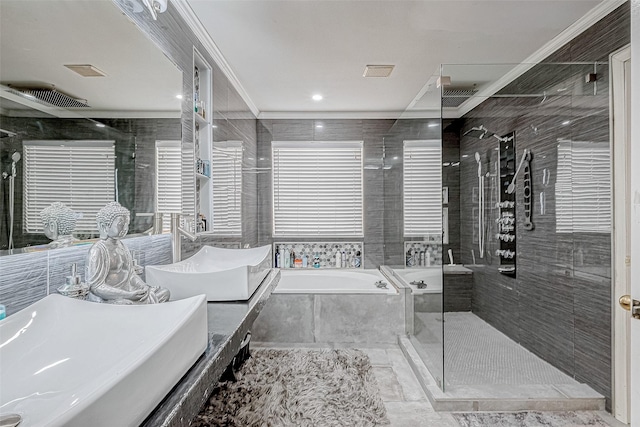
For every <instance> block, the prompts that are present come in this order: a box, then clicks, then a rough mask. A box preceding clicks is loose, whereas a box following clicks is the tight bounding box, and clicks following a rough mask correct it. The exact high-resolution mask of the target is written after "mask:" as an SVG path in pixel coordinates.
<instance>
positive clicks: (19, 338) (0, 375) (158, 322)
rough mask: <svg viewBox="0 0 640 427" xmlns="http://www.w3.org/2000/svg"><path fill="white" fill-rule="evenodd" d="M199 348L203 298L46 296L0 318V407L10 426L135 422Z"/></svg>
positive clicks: (201, 349)
mask: <svg viewBox="0 0 640 427" xmlns="http://www.w3.org/2000/svg"><path fill="white" fill-rule="evenodd" d="M206 346H207V308H206V301H205V298H204V296H203V295H200V296H197V297H194V298H190V299H186V300H183V301H176V302H168V303H164V304H152V305H134V306H121V305H110V304H98V303H92V302H87V301H79V300H75V299H72V298H68V297H64V296H62V295H57V294H54V295H49V296H47V297H45V298H43V299H42V300H40V301H38V302H37V303H35V304H33V305H31V306H29V307H27V308H25V309H23V310H21V311H20V312H18V313H16V314H14V315H12V316H10V317H8V318H6V319H4V320H2V321H0V384H1V386H0V387H1V389H2V392H1V393H0V414H3V415H4V414H8V413H15V414H18V415H20V416H21V417H22V422H21V424H20V427H35V426H53V427H55V426H67V427H76V426H77V427H87V426H91V427H100V426H104V427H107V426H109V427H113V426H137V425H140V423H142V422H143V421H144V419H145V418H146V417H147V416H148V415H149V414H150V413H151V412H152V411H153V409H154V408H155V407H156V406H157V405H158V403H160V402H161V401H162V399H163V398H164V396H165V395H166V394H167V393H168V392H169V391H170V390H171V388H172V387H173V386H174V385H175V384H176V383H177V382H178V381H179V380H180V378H181V377H182V376H183V375H184V374H185V373H186V372H187V371H188V370H189V368H190V367H191V366H192V365H193V364H194V363H195V362H196V360H197V359H198V358H199V357H200V355H201V354H202V353H203V352H204V350H205V349H206Z"/></svg>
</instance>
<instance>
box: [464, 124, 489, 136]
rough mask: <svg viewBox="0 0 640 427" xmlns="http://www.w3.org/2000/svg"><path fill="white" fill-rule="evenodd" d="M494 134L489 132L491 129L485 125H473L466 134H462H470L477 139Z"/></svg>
mask: <svg viewBox="0 0 640 427" xmlns="http://www.w3.org/2000/svg"><path fill="white" fill-rule="evenodd" d="M492 135H494V133H493V132H489V129H487V128H486V127H484V125H480V126H476V127H472V128H471V129H469V130H468V131H466V132H465V133H464V134H462V136H470V137H472V138H477V139H484V138H486V137H487V136H489V137H490V136H492Z"/></svg>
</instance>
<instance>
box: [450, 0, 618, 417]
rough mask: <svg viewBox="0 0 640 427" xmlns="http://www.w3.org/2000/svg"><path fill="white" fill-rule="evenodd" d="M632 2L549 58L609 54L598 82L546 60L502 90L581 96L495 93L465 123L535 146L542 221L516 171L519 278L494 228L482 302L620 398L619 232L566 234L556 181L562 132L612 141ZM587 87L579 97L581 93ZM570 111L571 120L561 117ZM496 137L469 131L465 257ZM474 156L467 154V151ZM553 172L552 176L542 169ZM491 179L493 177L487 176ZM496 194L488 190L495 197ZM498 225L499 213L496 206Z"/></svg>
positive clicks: (480, 283) (536, 345) (508, 326)
mask: <svg viewBox="0 0 640 427" xmlns="http://www.w3.org/2000/svg"><path fill="white" fill-rule="evenodd" d="M629 37H630V26H629V4H628V2H627V4H625V5H623V6H621V7H620V8H619V9H618V10H616V11H614V12H613V13H611V14H610V15H609V16H608V17H606V18H604V19H603V20H601V21H600V22H598V23H597V24H595V25H594V26H593V27H591V28H590V29H588V30H587V31H585V32H584V33H583V34H581V35H580V36H578V37H577V38H576V39H574V40H573V41H572V42H570V43H568V44H567V45H566V46H564V47H562V48H561V49H560V50H559V51H557V52H556V53H554V54H553V55H552V56H551V57H549V58H548V59H547V60H546V61H545V62H556V63H557V62H565V63H567V62H578V61H600V62H604V64H602V65H599V66H598V67H597V74H598V80H597V88H596V91H597V93H596V95H593V91H594V84H593V83H585V80H584V76H585V74H586V73H587V72H592V70H593V65H590V66H588V67H586V68H585V66H570V65H538V66H536V67H534V68H533V69H531V70H530V71H529V72H527V73H526V74H524V75H523V76H521V77H520V78H519V79H517V80H516V81H515V82H513V83H512V84H510V85H509V86H508V87H507V88H505V89H504V90H503V93H519V94H534V93H542V91H541V89H542V88H548V87H552V86H553V84H554V83H555V84H559V83H561V82H565V83H568V82H578V83H577V84H576V85H575V86H574V92H573V95H574V96H556V97H554V96H550V97H548V98H547V99H545V100H544V101H543V97H542V96H541V97H535V96H534V97H519V98H492V99H489V100H487V101H486V102H484V103H483V104H481V105H480V106H479V107H477V108H475V109H474V110H472V111H471V112H470V113H468V114H467V115H466V116H465V117H464V119H465V120H464V127H463V129H462V131H463V132H464V131H465V130H467V129H470V128H471V127H473V126H478V125H480V124H483V125H484V126H485V127H487V128H488V129H489V130H491V131H493V132H495V133H497V134H498V135H503V134H507V133H509V132H512V131H515V133H516V161H517V162H519V161H520V158H521V156H522V155H523V151H524V149H529V150H531V152H532V154H533V160H532V162H531V171H532V180H533V195H534V197H533V202H534V205H533V223H534V224H535V229H534V230H533V231H526V230H525V229H524V228H523V218H524V207H523V203H522V201H523V196H522V194H523V180H522V175H520V177H519V178H518V179H517V181H516V182H517V187H516V203H517V206H516V218H517V221H516V224H517V225H516V234H517V236H518V238H517V277H516V278H511V277H508V276H504V275H501V274H499V273H498V271H497V267H498V259H497V257H496V256H495V250H496V249H497V248H498V246H497V241H496V239H495V238H493V237H492V236H493V235H494V234H495V230H494V229H492V228H490V229H489V232H488V237H487V250H486V252H487V254H486V257H485V259H484V260H482V263H485V264H487V265H486V266H485V267H483V268H477V269H474V278H475V281H474V288H473V311H474V313H476V314H477V315H479V316H480V317H482V318H483V319H484V320H486V321H487V322H489V323H490V324H492V325H493V326H495V327H496V328H498V329H499V330H501V331H502V332H504V333H505V334H507V335H508V336H509V337H511V338H512V339H514V340H515V341H517V342H519V343H520V344H521V345H523V346H524V347H526V348H527V349H529V350H530V351H532V352H533V353H535V354H537V355H539V356H540V357H542V358H543V359H545V360H547V361H549V362H550V363H552V364H553V365H555V366H557V367H558V368H560V369H562V370H563V371H564V372H566V373H568V374H569V375H572V376H574V377H575V378H576V379H577V380H579V381H581V382H585V383H586V384H588V385H590V386H591V387H593V388H594V389H595V390H596V391H598V392H600V393H602V394H604V395H605V396H606V397H607V403H608V405H610V403H611V400H610V398H611V383H612V378H611V304H612V302H611V292H612V281H611V235H610V234H609V233H558V232H557V231H556V200H555V191H554V185H555V182H556V177H557V175H558V170H557V157H558V151H557V145H558V139H559V138H566V139H570V140H573V141H609V87H608V85H609V78H608V64H606V62H607V61H608V55H609V54H610V53H612V52H614V51H615V50H617V49H619V48H621V47H623V46H624V45H625V44H627V43H629V41H630V39H629ZM578 95H579V96H578ZM566 120H570V121H571V123H570V124H569V125H562V122H563V121H566ZM494 147H497V140H495V141H491V140H487V139H485V140H478V139H473V138H470V137H462V139H461V144H460V153H461V155H462V157H461V171H460V174H461V176H460V182H461V189H462V192H461V195H460V199H461V208H460V218H461V223H460V229H461V234H462V235H463V236H468V237H469V238H464V239H462V240H461V243H460V246H461V252H462V254H461V258H462V260H463V262H464V263H471V251H472V250H475V251H476V256H477V253H478V245H477V243H475V244H474V241H473V239H472V238H471V236H472V235H473V233H472V230H473V226H474V216H473V208H474V206H476V204H475V203H473V187H477V186H478V181H477V180H478V178H477V164H476V162H475V158H474V153H475V152H476V151H477V152H479V153H480V154H481V155H482V159H483V162H484V163H483V165H484V167H485V168H486V167H489V166H490V165H491V162H492V161H493V159H494V157H492V156H495V154H492V153H495V151H492V150H493V148H494ZM465 155H466V156H467V157H464V156H465ZM545 168H546V169H547V170H548V171H550V182H549V184H547V185H545V184H543V169H545ZM487 182H489V181H487ZM541 191H544V192H545V194H546V212H545V214H544V215H541V214H540V199H539V193H540V192H541ZM487 200H489V197H487ZM488 208H489V209H488V210H487V218H488V219H489V224H491V223H492V221H491V220H492V219H493V218H495V215H496V214H497V213H496V211H495V210H494V209H492V208H491V207H490V206H488Z"/></svg>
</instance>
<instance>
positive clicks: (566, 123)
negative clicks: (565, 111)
mask: <svg viewBox="0 0 640 427" xmlns="http://www.w3.org/2000/svg"><path fill="white" fill-rule="evenodd" d="M569 123H571V120H565V121H564V122H562V124H563V125H564V126H566V125H568V124H569Z"/></svg>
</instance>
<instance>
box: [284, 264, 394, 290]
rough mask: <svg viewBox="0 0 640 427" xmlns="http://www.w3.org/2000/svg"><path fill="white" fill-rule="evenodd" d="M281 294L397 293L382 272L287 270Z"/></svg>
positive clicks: (285, 270)
mask: <svg viewBox="0 0 640 427" xmlns="http://www.w3.org/2000/svg"><path fill="white" fill-rule="evenodd" d="M274 293H276V294H278V293H281V294H306V293H309V294H397V293H398V290H397V289H396V288H395V287H394V286H393V285H392V284H391V283H390V282H389V280H388V279H387V278H386V277H385V276H383V275H382V274H381V273H380V271H378V270H360V269H358V270H356V269H354V270H348V269H344V270H341V269H335V270H320V269H314V270H312V269H305V270H296V269H283V270H281V277H280V283H279V284H278V287H277V288H276V290H275V291H274Z"/></svg>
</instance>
